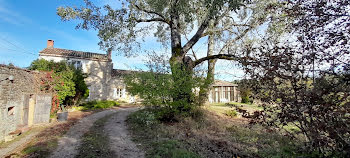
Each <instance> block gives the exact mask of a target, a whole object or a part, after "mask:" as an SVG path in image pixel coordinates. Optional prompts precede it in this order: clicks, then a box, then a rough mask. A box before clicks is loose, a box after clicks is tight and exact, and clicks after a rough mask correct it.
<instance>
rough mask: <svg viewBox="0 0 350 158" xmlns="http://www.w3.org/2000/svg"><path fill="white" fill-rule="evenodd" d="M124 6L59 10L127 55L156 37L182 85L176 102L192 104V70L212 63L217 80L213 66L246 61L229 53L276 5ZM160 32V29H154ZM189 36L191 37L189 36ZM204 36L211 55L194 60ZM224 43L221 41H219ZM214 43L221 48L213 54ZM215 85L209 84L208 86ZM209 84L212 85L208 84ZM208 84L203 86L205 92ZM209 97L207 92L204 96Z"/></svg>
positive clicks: (149, 0) (238, 1) (149, 2)
mask: <svg viewBox="0 0 350 158" xmlns="http://www.w3.org/2000/svg"><path fill="white" fill-rule="evenodd" d="M121 3H122V5H121V7H120V8H112V7H111V6H110V5H105V6H103V8H104V10H102V8H100V7H97V6H95V5H94V4H93V3H92V2H90V1H88V0H85V4H86V6H85V7H80V8H76V7H75V8H72V7H69V6H67V7H59V8H58V15H59V16H61V17H62V19H63V20H70V19H81V20H83V22H82V23H80V24H79V25H78V26H77V28H82V29H91V28H92V29H96V30H98V36H99V38H100V40H101V41H100V43H99V44H100V46H101V47H102V48H104V49H110V48H111V49H114V50H116V51H119V52H124V53H125V55H130V54H135V53H136V54H137V53H138V50H140V47H141V46H140V45H141V42H142V37H144V36H146V35H148V34H149V33H154V36H155V37H157V38H158V40H159V41H160V42H162V43H163V45H164V46H170V48H171V57H170V59H169V63H170V66H171V70H172V76H173V80H174V82H176V84H174V85H176V86H179V87H182V88H179V89H182V90H181V91H179V92H178V93H177V94H175V95H174V96H173V99H174V100H185V101H186V102H189V103H190V102H192V100H191V97H190V93H192V89H191V86H185V85H188V83H187V81H189V80H190V79H191V78H192V75H193V68H194V67H196V66H197V65H200V64H201V63H203V62H205V61H209V68H208V69H209V74H208V78H209V79H210V80H213V77H212V76H213V72H214V63H215V61H216V60H217V59H226V60H238V59H239V58H242V53H240V54H239V55H238V54H237V53H235V52H233V51H231V52H230V51H227V50H229V49H230V48H231V47H233V45H234V44H236V45H237V43H238V42H237V41H238V40H240V39H242V38H243V37H244V36H245V35H247V34H248V33H249V31H251V30H252V29H254V28H257V26H260V25H262V24H263V23H264V22H266V21H267V20H268V17H269V16H268V15H269V13H270V12H269V9H271V8H273V5H274V4H275V3H277V2H274V1H269V0H263V1H255V0H252V1H244V0H195V1H186V0H170V1H169V0H146V1H145V0H125V1H121ZM155 28H156V29H155ZM190 35H191V37H190V38H188V36H190ZM201 38H208V41H209V42H208V54H207V56H204V57H202V58H196V55H195V53H194V52H193V51H192V52H193V54H192V55H193V56H194V57H190V56H189V54H190V53H189V52H191V49H192V48H193V47H194V45H195V44H196V43H198V41H199V40H200V39H201ZM218 39H220V40H218ZM214 40H218V41H220V42H218V44H217V46H218V50H219V51H216V54H215V53H214V44H215V43H214ZM208 83H210V82H208ZM207 85H208V84H207ZM206 87H208V86H204V88H206ZM204 93H205V92H204Z"/></svg>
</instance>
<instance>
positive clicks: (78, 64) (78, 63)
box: [68, 60, 82, 70]
mask: <svg viewBox="0 0 350 158" xmlns="http://www.w3.org/2000/svg"><path fill="white" fill-rule="evenodd" d="M68 64H70V65H73V66H74V67H75V68H76V69H80V70H81V69H82V64H81V61H79V60H70V61H68Z"/></svg>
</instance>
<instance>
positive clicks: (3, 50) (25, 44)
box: [0, 0, 243, 81]
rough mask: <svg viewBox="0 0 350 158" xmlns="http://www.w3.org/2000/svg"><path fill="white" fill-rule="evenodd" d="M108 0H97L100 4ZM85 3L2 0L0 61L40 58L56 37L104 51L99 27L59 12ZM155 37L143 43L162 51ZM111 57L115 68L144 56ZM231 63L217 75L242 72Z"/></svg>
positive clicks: (59, 43) (134, 64)
mask: <svg viewBox="0 0 350 158" xmlns="http://www.w3.org/2000/svg"><path fill="white" fill-rule="evenodd" d="M109 2H110V1H108V0H100V1H98V3H99V5H103V4H104V3H109ZM114 2H116V1H114ZM82 4H83V0H74V1H73V0H32V1H29V0H25V1H24V0H0V64H9V63H13V64H14V65H16V66H19V67H27V66H29V65H30V63H31V61H33V60H35V59H37V58H38V53H39V51H41V50H42V49H44V48H45V47H46V41H47V40H48V39H52V40H54V41H55V46H54V47H56V48H64V49H72V50H80V51H89V52H96V53H105V52H104V51H102V50H100V49H99V46H98V45H97V43H98V42H99V39H98V37H97V33H96V31H94V30H89V31H86V30H76V29H75V26H76V24H77V23H78V22H77V21H68V22H63V21H61V20H60V17H59V16H58V15H57V14H56V9H57V7H59V6H65V5H68V6H74V5H75V6H80V5H82ZM116 5H118V4H114V6H116ZM154 41H155V40H147V42H146V43H144V45H145V46H147V47H151V48H152V49H153V50H159V51H161V50H162V49H161V46H160V45H159V44H158V43H156V42H154ZM203 46H204V47H203ZM202 48H205V43H204V44H198V45H197V46H196V48H195V49H197V50H198V49H202ZM199 51H200V50H199ZM202 52H205V50H204V49H203V50H202ZM112 59H113V63H114V68H118V69H135V68H142V67H143V61H144V59H145V57H144V56H142V55H141V56H137V57H133V58H126V57H123V56H122V55H119V56H117V55H116V53H114V54H113V57H112ZM228 64H229V63H228V62H220V64H218V65H217V78H218V79H223V80H227V81H232V80H233V79H237V76H238V77H241V76H242V75H243V74H242V72H241V70H239V69H238V68H236V67H233V66H231V67H228V66H227V65H228ZM232 74H234V75H232Z"/></svg>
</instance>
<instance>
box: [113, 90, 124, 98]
mask: <svg viewBox="0 0 350 158" xmlns="http://www.w3.org/2000/svg"><path fill="white" fill-rule="evenodd" d="M122 96H123V90H122V89H121V88H114V93H113V97H114V98H121V97H122Z"/></svg>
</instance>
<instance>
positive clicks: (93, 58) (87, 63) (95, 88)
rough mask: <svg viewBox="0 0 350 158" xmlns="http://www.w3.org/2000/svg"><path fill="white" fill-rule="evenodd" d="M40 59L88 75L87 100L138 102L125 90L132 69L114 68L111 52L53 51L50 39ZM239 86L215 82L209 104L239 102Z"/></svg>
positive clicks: (56, 49) (58, 49)
mask: <svg viewBox="0 0 350 158" xmlns="http://www.w3.org/2000/svg"><path fill="white" fill-rule="evenodd" d="M39 59H45V60H48V61H50V60H52V61H55V62H60V61H66V62H68V63H70V64H73V65H74V66H75V67H76V68H79V69H81V70H82V71H83V73H86V74H87V75H88V77H87V78H86V79H85V82H86V84H87V85H88V87H89V90H90V95H89V98H88V100H119V101H125V102H135V101H136V100H137V99H138V98H137V97H136V96H131V95H129V94H128V92H127V91H126V85H125V84H124V82H123V76H125V75H126V74H130V73H132V71H129V70H120V69H113V63H112V59H111V52H108V53H107V54H98V53H91V52H83V51H75V50H67V49H61V48H54V41H53V40H48V41H47V47H46V48H45V49H44V50H42V51H40V52H39ZM238 95H239V93H238V91H237V85H236V84H232V83H230V82H226V81H220V80H216V81H215V82H214V84H213V85H212V88H211V90H210V93H209V97H208V98H209V102H210V103H214V102H221V103H225V102H233V101H239V97H238Z"/></svg>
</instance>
